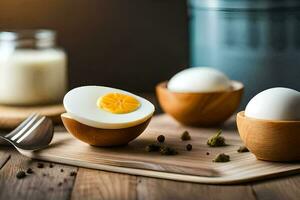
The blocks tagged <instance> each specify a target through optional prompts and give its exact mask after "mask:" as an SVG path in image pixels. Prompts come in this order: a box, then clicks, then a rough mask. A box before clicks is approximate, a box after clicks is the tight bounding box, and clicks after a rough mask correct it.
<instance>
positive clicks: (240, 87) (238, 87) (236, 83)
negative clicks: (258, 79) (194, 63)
mask: <svg viewBox="0 0 300 200" xmlns="http://www.w3.org/2000/svg"><path fill="white" fill-rule="evenodd" d="M230 82H231V86H232V87H231V88H230V90H225V91H217V92H173V91H170V90H169V89H168V88H167V84H168V81H163V82H160V83H158V84H157V85H156V88H161V89H164V90H167V91H168V92H170V93H174V94H192V95H199V94H210V95H211V94H224V93H232V92H236V91H240V90H243V89H244V84H243V83H242V82H240V81H236V80H230Z"/></svg>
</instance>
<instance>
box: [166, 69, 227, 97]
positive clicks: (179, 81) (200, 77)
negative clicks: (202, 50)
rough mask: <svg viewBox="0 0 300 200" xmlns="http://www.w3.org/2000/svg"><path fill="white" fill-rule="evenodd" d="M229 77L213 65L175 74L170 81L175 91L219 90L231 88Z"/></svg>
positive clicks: (171, 87)
mask: <svg viewBox="0 0 300 200" xmlns="http://www.w3.org/2000/svg"><path fill="white" fill-rule="evenodd" d="M230 86H231V82H230V80H229V78H228V77H227V76H226V75H225V74H223V73H222V72H220V71H218V70H216V69H213V68H211V67H192V68H188V69H185V70H183V71H181V72H179V73H177V74H175V75H174V76H173V77H172V78H171V79H170V81H169V82H168V89H169V90H170V91H173V92H219V91H226V90H228V89H229V88H230Z"/></svg>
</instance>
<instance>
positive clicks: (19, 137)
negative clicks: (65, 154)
mask: <svg viewBox="0 0 300 200" xmlns="http://www.w3.org/2000/svg"><path fill="white" fill-rule="evenodd" d="M53 132H54V127H53V123H52V120H51V119H49V118H47V117H45V116H41V115H38V114H32V115H30V116H29V117H28V118H27V119H25V120H24V121H23V122H22V123H21V124H20V125H19V126H18V127H17V128H16V129H14V130H13V131H12V132H10V133H9V134H7V135H4V136H1V135H0V138H3V139H4V140H6V141H8V142H9V143H11V144H12V145H14V146H15V147H16V148H17V149H23V150H38V149H42V148H45V147H47V146H48V145H49V144H50V142H51V140H52V138H53Z"/></svg>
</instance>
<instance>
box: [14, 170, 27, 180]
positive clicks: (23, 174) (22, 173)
mask: <svg viewBox="0 0 300 200" xmlns="http://www.w3.org/2000/svg"><path fill="white" fill-rule="evenodd" d="M25 176H26V173H25V172H24V171H19V172H18V173H17V175H16V177H17V179H21V178H25Z"/></svg>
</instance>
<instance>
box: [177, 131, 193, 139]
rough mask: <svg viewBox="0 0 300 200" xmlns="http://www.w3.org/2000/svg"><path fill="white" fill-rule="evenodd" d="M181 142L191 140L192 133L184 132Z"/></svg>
mask: <svg viewBox="0 0 300 200" xmlns="http://www.w3.org/2000/svg"><path fill="white" fill-rule="evenodd" d="M180 138H181V140H182V141H186V140H191V139H192V138H191V136H190V133H189V132H188V131H184V132H183V133H182V134H181V137H180Z"/></svg>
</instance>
